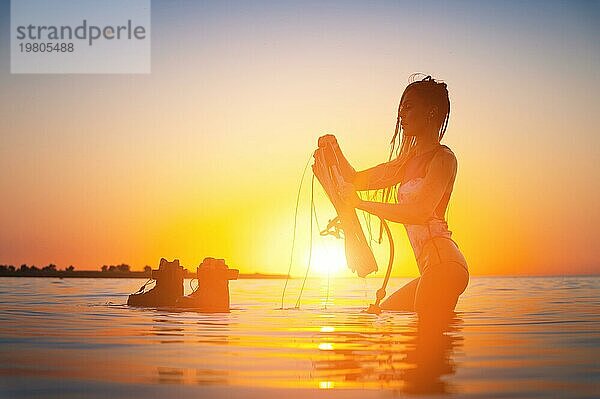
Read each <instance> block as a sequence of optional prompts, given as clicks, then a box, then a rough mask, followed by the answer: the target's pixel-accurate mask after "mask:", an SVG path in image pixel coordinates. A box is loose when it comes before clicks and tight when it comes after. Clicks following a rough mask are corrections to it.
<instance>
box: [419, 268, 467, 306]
mask: <svg viewBox="0 0 600 399" xmlns="http://www.w3.org/2000/svg"><path fill="white" fill-rule="evenodd" d="M468 282H469V274H468V272H467V271H466V269H465V268H464V266H462V265H461V264H459V263H457V262H446V263H442V264H439V265H436V266H433V267H431V268H429V269H428V270H426V271H425V272H424V273H423V275H422V276H421V278H420V281H419V285H418V287H417V291H416V293H415V311H416V312H417V313H419V316H421V315H426V316H432V317H444V316H446V315H447V314H449V313H451V312H453V311H454V308H455V307H456V302H457V301H458V297H459V295H460V294H462V292H463V291H464V290H465V288H466V287H467V284H468Z"/></svg>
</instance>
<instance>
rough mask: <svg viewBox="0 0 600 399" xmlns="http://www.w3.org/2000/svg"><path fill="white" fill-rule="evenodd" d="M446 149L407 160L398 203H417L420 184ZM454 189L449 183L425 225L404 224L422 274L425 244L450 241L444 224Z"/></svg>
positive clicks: (450, 233)
mask: <svg viewBox="0 0 600 399" xmlns="http://www.w3.org/2000/svg"><path fill="white" fill-rule="evenodd" d="M442 148H445V149H446V151H451V150H450V149H449V148H448V147H446V146H444V145H442V146H440V147H437V148H435V149H433V150H431V151H428V152H425V153H423V154H419V155H416V156H413V157H412V158H410V159H409V160H408V161H407V162H406V164H405V165H404V167H403V169H404V170H403V171H402V172H401V173H402V184H400V186H399V187H398V203H399V204H402V203H405V204H407V203H411V202H412V203H414V201H416V200H418V199H417V198H416V194H417V193H418V191H419V190H420V186H421V185H422V184H423V179H424V177H425V175H426V174H427V169H428V167H429V164H430V163H431V160H432V159H433V158H434V156H435V155H436V154H437V152H438V151H442ZM453 186H454V178H453V179H452V180H451V181H450V182H449V183H448V186H447V187H446V190H445V191H444V195H443V196H442V199H441V200H440V202H439V203H438V205H437V206H436V208H435V210H434V212H433V214H432V215H431V217H430V218H429V219H428V220H427V221H426V222H425V223H424V224H405V225H404V227H405V228H406V233H407V235H408V238H409V240H410V243H411V246H412V248H413V252H414V253H415V257H416V259H417V265H418V266H419V269H420V270H421V272H422V271H423V270H422V269H423V268H424V262H425V260H424V258H422V257H421V255H422V254H423V248H424V246H425V245H426V244H427V242H429V241H431V240H432V239H433V238H436V237H442V238H447V239H450V240H451V239H452V238H451V236H452V232H451V231H450V230H448V224H447V223H446V220H445V213H446V209H447V208H448V201H449V200H450V194H452V188H453Z"/></svg>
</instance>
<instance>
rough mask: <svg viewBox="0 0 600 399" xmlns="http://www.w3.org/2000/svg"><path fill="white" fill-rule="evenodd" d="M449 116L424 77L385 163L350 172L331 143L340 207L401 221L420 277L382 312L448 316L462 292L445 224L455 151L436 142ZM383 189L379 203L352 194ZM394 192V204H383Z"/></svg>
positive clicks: (439, 85) (442, 92)
mask: <svg viewBox="0 0 600 399" xmlns="http://www.w3.org/2000/svg"><path fill="white" fill-rule="evenodd" d="M414 76H415V75H413V76H412V77H411V79H412V78H414ZM449 116H450V100H449V98H448V90H447V86H446V84H445V83H443V82H438V81H435V80H434V79H432V78H431V76H427V77H425V78H424V79H422V80H416V81H413V82H412V83H410V84H409V85H408V86H407V87H406V89H405V90H404V93H403V94H402V98H401V100H400V106H399V109H398V119H397V123H396V131H395V133H394V136H393V138H392V143H391V150H390V158H389V160H388V162H386V163H383V164H381V165H378V166H375V167H372V168H370V169H367V170H364V171H360V172H357V171H355V170H354V168H352V166H351V165H350V164H349V163H348V161H347V160H346V158H345V157H344V156H343V154H342V152H341V150H340V149H339V146H338V145H337V142H336V143H335V145H334V151H336V153H337V158H338V159H339V162H340V165H339V167H340V172H341V174H342V176H343V177H344V181H345V182H343V183H342V184H341V186H340V187H339V190H340V195H341V197H342V199H343V200H344V202H346V203H347V204H349V205H352V206H354V207H356V208H358V209H362V210H364V211H367V212H369V213H371V214H373V215H377V216H380V217H382V218H384V219H386V220H389V221H392V222H398V223H402V224H404V226H405V228H406V231H407V234H408V238H409V240H410V243H411V246H412V248H413V251H414V254H415V257H416V260H417V265H418V267H419V272H420V275H421V276H420V277H419V278H416V279H414V280H413V281H411V282H409V283H408V284H406V285H405V286H404V287H402V288H400V289H399V290H398V291H396V292H395V293H394V294H392V295H391V296H389V297H388V298H387V299H386V300H385V301H384V302H383V303H382V305H381V308H382V309H388V310H405V311H416V312H417V313H419V315H433V316H441V315H448V314H449V313H451V312H452V311H453V310H454V308H455V306H456V302H457V300H458V297H459V295H460V294H461V293H462V292H463V291H464V290H465V288H466V287H467V284H468V281H469V272H468V268H467V262H466V260H465V258H464V257H463V255H462V254H461V252H460V250H459V248H458V245H457V244H456V243H455V242H454V241H453V240H452V239H451V232H450V230H448V225H447V223H446V220H445V213H446V209H447V207H448V201H449V199H450V195H451V193H452V188H453V186H454V180H455V177H456V170H457V161H456V157H455V155H454V153H453V152H452V151H451V150H450V149H449V148H448V147H447V146H445V145H441V144H440V140H441V138H442V137H443V136H444V133H445V131H446V127H447V125H448V119H449ZM400 127H401V129H400ZM400 130H401V132H402V134H401V141H400V145H399V147H398V148H397V149H396V139H397V137H398V133H399V131H400ZM394 156H395V157H394ZM382 188H383V189H386V190H387V191H386V190H384V200H383V202H372V201H363V200H361V199H360V197H359V196H358V195H357V193H356V190H359V191H360V190H377V189H382ZM396 188H397V191H396V194H397V195H396V198H397V200H396V201H395V203H389V202H388V198H389V197H390V193H392V194H393V191H391V190H396Z"/></svg>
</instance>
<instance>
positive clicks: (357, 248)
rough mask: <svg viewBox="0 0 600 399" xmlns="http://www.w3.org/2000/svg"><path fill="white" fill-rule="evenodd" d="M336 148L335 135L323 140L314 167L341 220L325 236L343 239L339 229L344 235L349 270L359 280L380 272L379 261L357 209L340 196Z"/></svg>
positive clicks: (315, 154)
mask: <svg viewBox="0 0 600 399" xmlns="http://www.w3.org/2000/svg"><path fill="white" fill-rule="evenodd" d="M333 145H337V143H336V142H335V138H333V136H325V137H323V138H321V139H320V140H319V148H318V149H317V150H316V151H315V153H314V158H315V162H314V164H313V166H312V170H313V173H314V174H315V176H316V178H317V180H318V181H319V183H321V186H323V189H324V190H325V193H326V194H327V197H329V200H330V201H331V203H332V204H333V206H334V208H335V210H336V212H337V217H336V218H334V219H332V220H330V221H329V223H328V225H327V229H326V230H324V231H323V232H321V234H322V235H326V234H333V235H335V236H337V237H339V236H340V235H339V230H341V231H342V232H343V234H344V247H345V252H346V262H347V264H348V268H349V269H350V270H352V271H353V272H356V274H357V275H358V276H359V277H366V276H367V275H368V274H370V273H372V272H376V271H377V262H376V261H375V257H374V256H373V252H372V251H371V248H370V247H369V243H368V242H367V239H366V237H365V233H364V231H363V229H362V226H361V224H360V221H359V220H358V216H357V214H356V209H355V208H354V207H352V206H349V205H348V204H346V203H345V202H344V201H343V200H342V198H341V197H340V194H339V188H338V187H339V183H338V181H339V179H343V178H342V177H341V174H340V172H339V166H338V165H339V163H338V160H337V157H336V154H335V150H334V148H333Z"/></svg>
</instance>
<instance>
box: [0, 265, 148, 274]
mask: <svg viewBox="0 0 600 399" xmlns="http://www.w3.org/2000/svg"><path fill="white" fill-rule="evenodd" d="M101 270H102V271H103V272H111V273H114V272H120V273H129V272H131V267H130V266H129V265H126V264H125V263H121V264H120V265H110V266H109V265H103V266H102V268H101ZM150 270H152V268H151V267H150V266H145V267H144V271H145V272H150ZM60 271H62V272H74V271H75V266H73V265H71V266H68V267H65V268H64V269H63V270H60V269H58V268H57V267H56V265H55V264H54V263H50V264H49V265H47V266H44V267H37V266H36V265H31V266H28V265H26V264H22V265H21V267H19V268H17V267H15V266H14V265H0V273H2V272H17V273H34V274H35V273H40V272H46V273H48V272H50V273H53V272H60Z"/></svg>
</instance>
